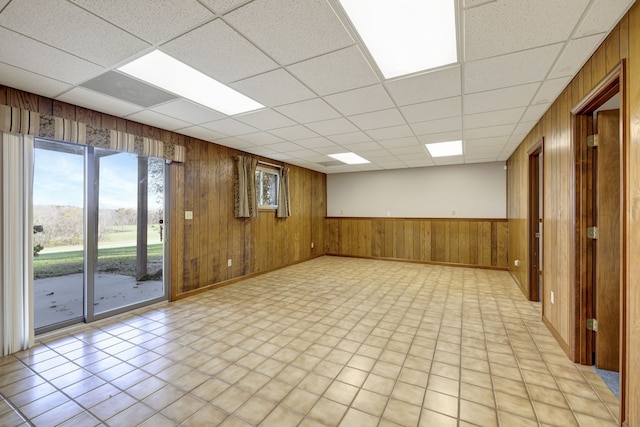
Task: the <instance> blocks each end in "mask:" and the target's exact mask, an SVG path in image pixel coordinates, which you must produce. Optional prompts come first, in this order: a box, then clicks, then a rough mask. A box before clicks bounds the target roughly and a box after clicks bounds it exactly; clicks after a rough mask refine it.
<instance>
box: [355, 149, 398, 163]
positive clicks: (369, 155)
mask: <svg viewBox="0 0 640 427" xmlns="http://www.w3.org/2000/svg"><path fill="white" fill-rule="evenodd" d="M359 153H360V155H361V156H366V159H367V160H370V161H374V160H377V159H386V158H388V157H389V156H391V153H389V152H388V151H387V150H382V149H377V150H375V149H374V150H359Z"/></svg>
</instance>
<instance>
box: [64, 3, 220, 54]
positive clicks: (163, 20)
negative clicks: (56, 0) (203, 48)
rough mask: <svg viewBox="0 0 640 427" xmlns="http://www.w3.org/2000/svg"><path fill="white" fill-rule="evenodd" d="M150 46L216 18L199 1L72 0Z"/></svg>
mask: <svg viewBox="0 0 640 427" xmlns="http://www.w3.org/2000/svg"><path fill="white" fill-rule="evenodd" d="M73 1H74V3H75V4H77V5H79V6H81V7H83V8H85V9H87V10H89V11H91V12H93V13H95V14H96V15H100V16H101V17H102V18H104V19H106V20H107V21H109V22H111V23H113V24H115V25H117V26H118V27H120V28H122V29H124V30H127V31H128V32H130V33H131V34H134V35H136V36H138V37H140V38H141V39H142V40H145V41H146V42H148V43H151V44H155V45H158V44H160V43H163V42H166V41H167V40H170V39H172V38H174V37H176V36H178V35H180V34H183V33H185V32H187V31H189V30H191V29H192V28H195V27H197V26H199V25H202V24H203V23H205V22H207V21H209V20H211V19H213V17H214V15H213V13H211V12H209V11H208V10H207V9H206V8H205V7H204V6H202V5H201V4H200V3H198V2H197V1H196V0H181V1H180V2H163V3H162V5H161V6H159V5H158V2H157V1H156V0H136V1H130V0H111V1H108V2H105V1H95V0H73Z"/></svg>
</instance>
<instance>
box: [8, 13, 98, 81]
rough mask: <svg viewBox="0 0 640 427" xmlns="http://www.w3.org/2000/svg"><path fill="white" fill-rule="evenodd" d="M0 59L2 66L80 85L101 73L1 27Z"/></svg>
mask: <svg viewBox="0 0 640 427" xmlns="http://www.w3.org/2000/svg"><path fill="white" fill-rule="evenodd" d="M0 17H2V14H0ZM0 60H1V61H2V62H3V63H5V64H9V65H13V66H15V67H18V68H23V69H25V70H28V71H31V72H33V73H36V74H42V75H44V76H46V77H49V78H52V79H55V80H59V81H62V82H65V83H70V84H78V83H82V82H83V81H85V80H88V79H89V78H90V77H92V76H94V75H96V74H100V73H102V72H103V71H104V68H102V67H100V66H98V65H96V64H92V63H91V62H88V61H85V60H83V59H80V58H78V57H76V56H73V55H70V54H68V53H66V52H63V51H61V50H58V49H56V48H53V47H51V46H47V45H45V44H43V43H40V42H38V41H35V40H33V39H30V38H28V37H25V36H23V35H20V34H18V33H15V32H13V31H10V30H7V29H5V28H2V27H0ZM0 79H2V77H0Z"/></svg>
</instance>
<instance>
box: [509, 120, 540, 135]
mask: <svg viewBox="0 0 640 427" xmlns="http://www.w3.org/2000/svg"><path fill="white" fill-rule="evenodd" d="M536 123H537V121H535V122H520V123H518V126H516V128H515V130H514V131H513V133H529V131H530V130H531V129H533V127H534V126H535V125H536Z"/></svg>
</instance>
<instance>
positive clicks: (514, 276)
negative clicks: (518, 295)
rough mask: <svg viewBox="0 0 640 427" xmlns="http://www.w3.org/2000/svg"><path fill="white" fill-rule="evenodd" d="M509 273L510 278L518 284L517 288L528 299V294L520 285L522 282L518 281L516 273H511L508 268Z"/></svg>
mask: <svg viewBox="0 0 640 427" xmlns="http://www.w3.org/2000/svg"><path fill="white" fill-rule="evenodd" d="M509 275H511V278H512V279H513V280H514V282H516V284H517V285H518V288H520V291H521V292H522V295H524V297H525V298H526V299H529V294H528V293H527V291H526V289H525V288H524V287H523V286H522V283H520V280H518V278H517V277H516V275H515V274H513V271H511V270H509Z"/></svg>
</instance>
